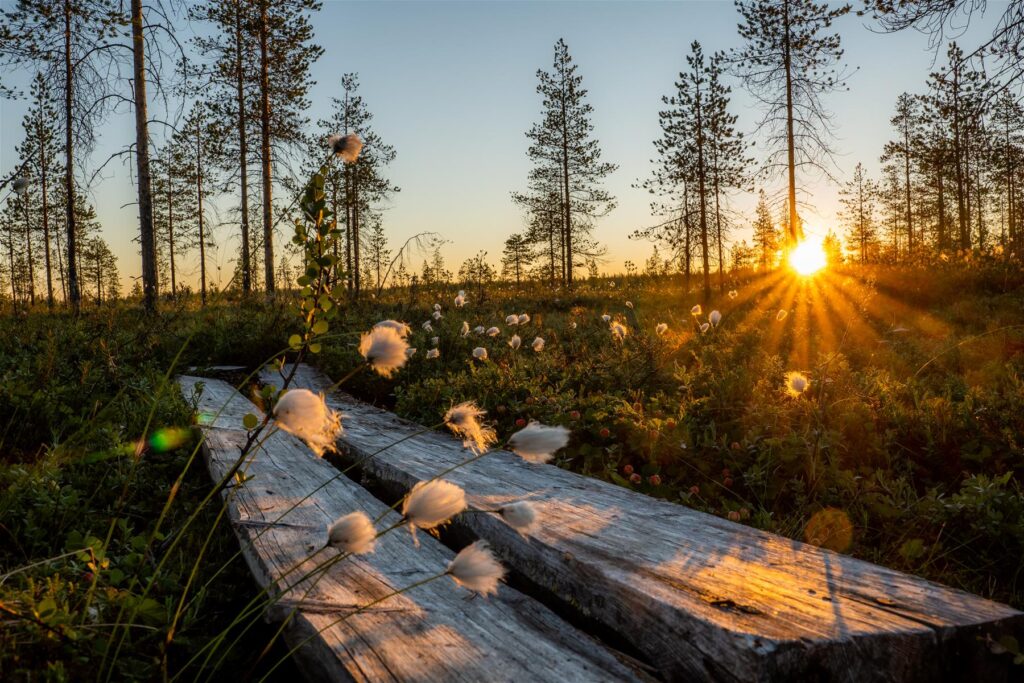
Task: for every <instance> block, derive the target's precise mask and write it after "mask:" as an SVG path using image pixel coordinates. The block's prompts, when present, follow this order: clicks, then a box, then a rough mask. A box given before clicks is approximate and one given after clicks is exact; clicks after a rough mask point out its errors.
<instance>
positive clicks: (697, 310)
mask: <svg viewBox="0 0 1024 683" xmlns="http://www.w3.org/2000/svg"><path fill="white" fill-rule="evenodd" d="M703 311H704V309H703V308H701V307H700V304H697V305H696V306H694V307H693V308H691V309H690V315H700V314H701V313H702V312H703Z"/></svg>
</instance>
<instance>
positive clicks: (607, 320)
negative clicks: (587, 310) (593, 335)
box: [601, 313, 612, 323]
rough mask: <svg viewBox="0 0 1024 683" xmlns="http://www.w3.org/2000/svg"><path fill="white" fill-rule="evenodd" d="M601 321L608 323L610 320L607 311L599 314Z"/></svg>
mask: <svg viewBox="0 0 1024 683" xmlns="http://www.w3.org/2000/svg"><path fill="white" fill-rule="evenodd" d="M601 321H602V322H606V323H610V322H611V321H612V317H611V316H610V315H608V314H607V313H605V314H604V315H602V316H601Z"/></svg>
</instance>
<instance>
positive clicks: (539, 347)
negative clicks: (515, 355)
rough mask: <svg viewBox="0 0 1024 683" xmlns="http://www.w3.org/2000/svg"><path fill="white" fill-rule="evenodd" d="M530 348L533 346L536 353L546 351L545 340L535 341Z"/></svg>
mask: <svg viewBox="0 0 1024 683" xmlns="http://www.w3.org/2000/svg"><path fill="white" fill-rule="evenodd" d="M530 346H532V347H533V350H534V351H536V352H537V353H540V352H541V351H543V350H544V339H543V337H537V338H535V339H534V340H533V343H532V344H530Z"/></svg>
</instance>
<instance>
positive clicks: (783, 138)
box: [732, 0, 850, 248]
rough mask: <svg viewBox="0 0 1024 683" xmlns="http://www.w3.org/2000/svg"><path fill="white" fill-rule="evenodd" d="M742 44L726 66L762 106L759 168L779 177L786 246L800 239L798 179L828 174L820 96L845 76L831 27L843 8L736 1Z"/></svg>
mask: <svg viewBox="0 0 1024 683" xmlns="http://www.w3.org/2000/svg"><path fill="white" fill-rule="evenodd" d="M736 9H737V11H738V12H739V13H740V16H741V18H742V22H741V23H740V25H739V33H740V37H742V38H743V39H744V40H745V41H747V44H746V45H745V46H744V47H743V48H741V49H739V50H737V51H735V52H734V53H733V55H732V59H733V62H734V64H735V66H736V69H737V71H738V73H739V74H740V76H741V77H742V78H743V82H744V83H745V84H746V86H747V88H748V89H749V91H750V92H751V94H752V95H753V96H754V97H755V98H756V99H757V100H758V101H759V102H760V103H761V105H762V106H763V107H764V109H765V115H764V118H763V119H762V120H761V123H760V125H759V131H760V132H761V133H763V134H764V136H765V138H766V142H767V147H768V150H769V156H768V158H767V159H766V170H768V171H770V172H778V171H782V172H784V173H785V175H786V184H787V190H788V192H787V204H788V216H787V222H786V241H787V248H792V245H793V244H795V243H796V242H798V241H800V240H802V239H803V234H802V233H803V229H802V227H801V224H800V218H799V212H798V211H797V194H798V186H797V174H798V173H802V172H804V171H806V170H808V169H817V170H819V171H823V172H826V173H827V172H828V169H827V167H826V166H825V162H826V161H827V160H829V159H830V158H831V156H832V149H831V135H832V133H831V131H832V121H831V114H830V113H829V112H828V111H827V110H826V109H825V106H824V104H823V103H822V96H823V95H826V94H828V93H830V92H833V91H835V90H838V89H841V88H842V87H843V86H844V83H845V74H844V73H842V72H839V71H837V70H836V65H837V64H838V63H839V62H840V61H841V60H842V57H843V50H842V47H841V44H840V38H839V34H838V33H829V29H831V27H832V23H833V22H834V21H835V20H836V19H838V18H840V17H842V16H844V15H845V14H847V13H848V12H849V11H850V6H849V5H841V6H838V7H830V6H829V5H827V4H825V3H819V2H815V0H736Z"/></svg>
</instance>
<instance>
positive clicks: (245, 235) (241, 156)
mask: <svg viewBox="0 0 1024 683" xmlns="http://www.w3.org/2000/svg"><path fill="white" fill-rule="evenodd" d="M242 68H243V64H242V0H235V78H236V80H235V89H236V104H237V106H238V160H239V166H240V168H239V185H240V192H241V194H242V197H241V202H242V203H241V212H242V293H243V294H251V293H252V261H251V256H250V254H251V252H250V247H249V139H248V136H247V135H246V131H245V73H244V71H243V70H242Z"/></svg>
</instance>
